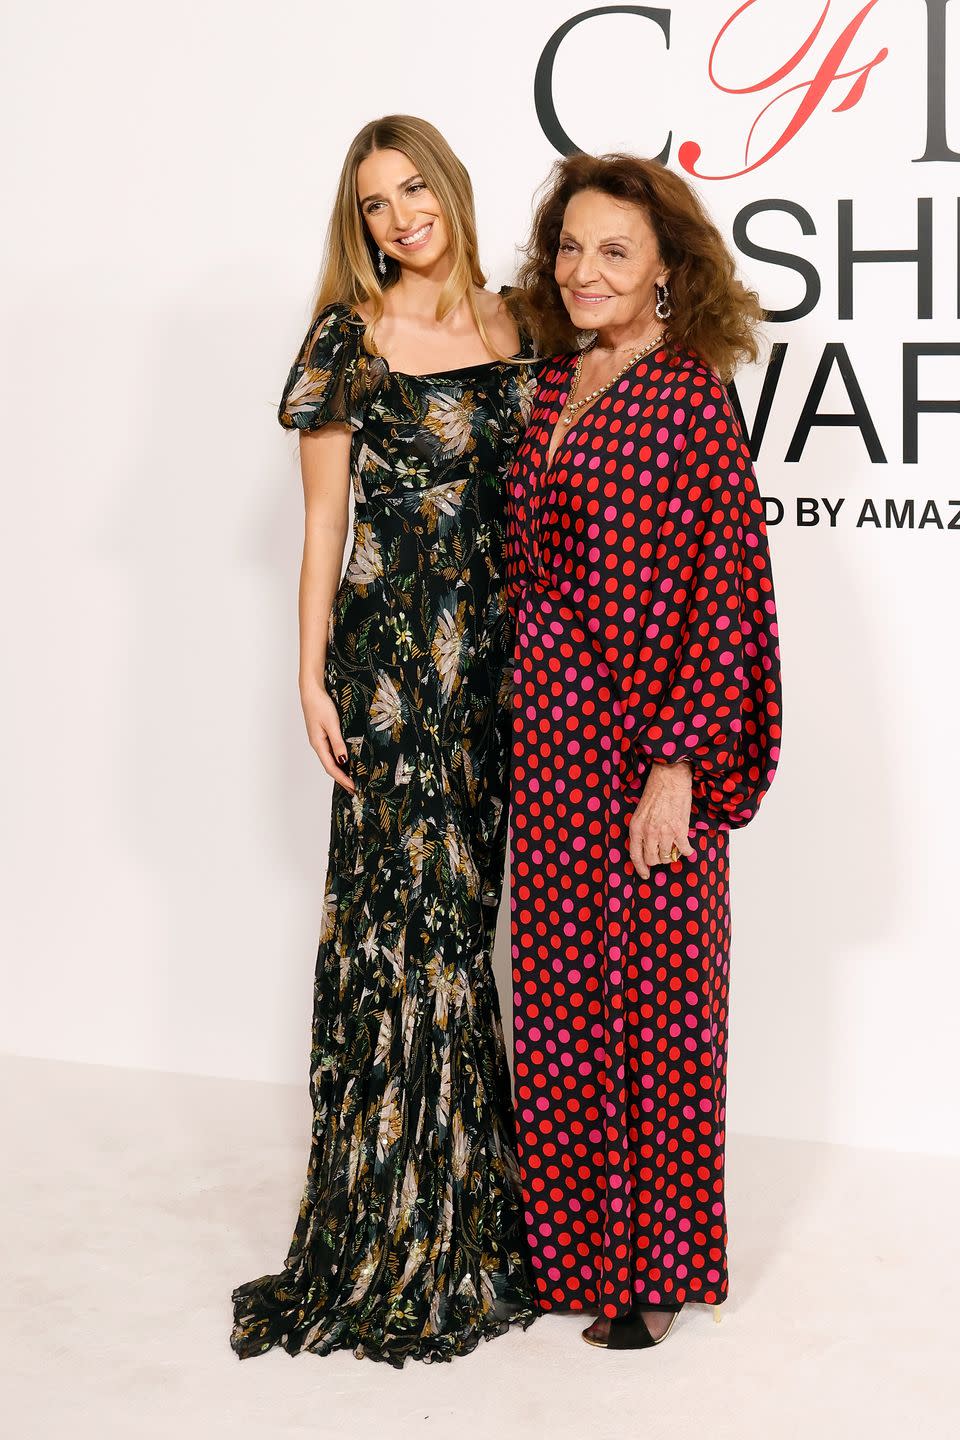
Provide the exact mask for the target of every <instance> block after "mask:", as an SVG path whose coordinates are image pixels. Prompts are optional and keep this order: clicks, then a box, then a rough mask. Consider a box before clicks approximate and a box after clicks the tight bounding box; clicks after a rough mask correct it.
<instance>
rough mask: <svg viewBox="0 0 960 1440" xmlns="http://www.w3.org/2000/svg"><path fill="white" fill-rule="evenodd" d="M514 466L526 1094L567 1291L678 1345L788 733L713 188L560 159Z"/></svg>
mask: <svg viewBox="0 0 960 1440" xmlns="http://www.w3.org/2000/svg"><path fill="white" fill-rule="evenodd" d="M520 282H521V287H520V294H519V300H520V306H521V309H523V310H524V311H525V313H526V314H527V316H528V318H529V321H530V325H531V328H532V329H533V330H534V332H535V333H536V335H537V338H538V341H539V348H540V351H541V353H543V354H556V352H557V351H561V352H563V353H561V354H560V355H559V357H558V358H556V359H554V360H552V361H549V362H547V363H546V365H545V366H544V367H543V369H542V372H541V383H540V388H539V391H538V394H537V396H536V399H535V402H534V409H533V415H532V419H531V423H530V426H529V428H528V430H527V433H526V437H525V439H524V441H523V442H522V444H521V447H520V449H519V451H518V455H517V459H516V462H515V464H514V467H513V471H512V474H511V478H510V482H509V495H508V525H509V538H508V551H509V554H510V557H511V564H512V575H511V580H510V584H511V593H512V596H513V602H514V604H515V606H516V611H517V652H516V682H517V691H516V697H515V711H514V741H513V760H514V767H513V791H512V804H513V910H512V919H513V957H514V982H515V992H516V993H515V1025H516V1067H515V1068H516V1074H515V1081H516V1094H517V1111H518V1121H519V1132H520V1134H519V1142H520V1162H521V1170H522V1179H523V1187H524V1201H525V1209H526V1219H527V1228H528V1234H529V1239H530V1244H531V1249H532V1257H533V1263H534V1267H535V1276H536V1283H537V1289H538V1296H539V1303H540V1305H541V1307H542V1308H543V1309H547V1310H549V1309H553V1308H568V1309H572V1310H595V1311H596V1313H597V1316H598V1318H597V1319H596V1321H595V1322H594V1323H593V1324H592V1325H591V1326H590V1327H589V1329H587V1330H586V1331H585V1332H584V1339H586V1340H588V1341H589V1342H590V1343H591V1344H595V1345H601V1346H606V1347H608V1348H611V1349H614V1348H616V1349H628V1348H629V1349H634V1348H637V1349H642V1348H646V1347H647V1346H649V1345H653V1344H656V1343H658V1342H659V1341H660V1340H661V1339H663V1338H664V1337H665V1335H666V1333H667V1332H668V1330H669V1328H670V1326H671V1325H672V1323H673V1320H674V1318H675V1316H676V1314H677V1313H678V1312H679V1310H680V1309H681V1307H682V1306H683V1304H684V1303H685V1302H686V1301H688V1300H689V1301H700V1302H706V1303H710V1304H719V1303H720V1302H721V1301H722V1300H723V1299H724V1298H725V1297H726V1294H727V1266H726V1220H725V1210H724V1107H725V1094H726V1083H725V1076H726V1045H727V986H728V960H729V948H728V947H729V894H728V861H727V844H728V831H729V830H730V829H731V828H733V827H735V826H740V825H743V824H745V823H746V822H747V821H748V820H750V819H751V818H752V816H753V815H754V814H755V813H756V810H757V807H758V805H759V803H760V800H761V797H762V796H763V794H764V793H765V791H766V790H767V787H768V786H769V784H770V781H771V778H772V776H773V772H774V769H775V766H776V761H777V754H778V750H777V746H778V740H779V736H780V688H779V665H778V650H777V639H776V636H777V627H776V617H775V610H774V597H773V585H772V581H771V574H770V557H769V553H768V549H767V540H766V533H765V529H764V522H763V507H762V502H761V499H760V496H759V495H758V493H757V487H756V483H755V480H754V475H753V468H752V465H751V461H750V455H749V452H748V449H747V446H746V444H745V442H744V439H743V437H742V435H741V433H740V430H739V427H738V425H737V421H736V418H735V416H734V413H733V411H732V409H731V406H730V402H729V400H728V398H727V395H726V392H725V390H724V386H723V380H724V379H726V378H728V377H729V376H730V375H731V374H732V372H733V370H734V368H735V366H736V364H737V362H738V361H739V360H741V359H745V358H748V359H754V358H755V357H756V353H757V345H756V339H755V327H756V324H757V322H758V320H759V318H760V313H761V312H760V308H759V304H758V301H757V298H756V296H755V295H753V294H752V293H750V292H749V291H747V290H745V289H744V287H743V286H742V285H741V284H740V283H739V282H738V281H737V280H736V279H735V277H734V266H733V262H732V260H731V258H730V256H729V254H728V252H727V249H726V247H725V246H724V243H723V241H722V239H721V237H720V235H719V233H718V232H717V230H716V228H715V227H714V225H713V224H712V223H711V221H710V220H709V219H708V218H707V216H706V215H705V214H704V212H703V210H702V208H701V206H700V203H699V201H698V199H697V198H696V196H695V195H694V193H693V192H692V190H691V189H690V188H689V186H688V185H687V184H686V183H685V182H684V181H683V180H681V179H680V178H679V177H678V176H676V175H674V174H672V173H671V172H670V171H668V170H666V169H665V168H663V167H662V166H660V165H658V164H656V163H655V162H652V161H645V160H639V159H636V158H634V157H632V156H628V155H608V156H603V157H600V158H595V157H591V156H585V155H577V156H574V157H571V158H569V159H567V160H564V161H562V162H559V163H558V165H557V167H556V169H555V171H554V173H553V176H552V178H551V180H550V182H549V183H548V187H547V190H546V193H545V195H544V198H543V199H542V202H541V204H540V206H539V209H538V212H537V215H536V217H535V221H534V228H533V234H532V237H531V240H530V243H529V246H528V248H527V261H526V264H525V265H524V267H523V269H522V272H521V277H520Z"/></svg>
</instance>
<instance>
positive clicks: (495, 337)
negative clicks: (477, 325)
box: [476, 290, 520, 355]
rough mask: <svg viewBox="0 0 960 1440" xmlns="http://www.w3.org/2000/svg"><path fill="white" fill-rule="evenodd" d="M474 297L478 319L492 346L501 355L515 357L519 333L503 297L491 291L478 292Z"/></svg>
mask: <svg viewBox="0 0 960 1440" xmlns="http://www.w3.org/2000/svg"><path fill="white" fill-rule="evenodd" d="M476 297H477V309H478V311H479V312H480V318H481V320H482V321H483V323H484V326H485V328H486V331H487V334H488V335H489V336H490V339H491V340H492V341H493V343H494V345H496V347H497V349H498V350H500V351H501V352H502V353H503V354H506V355H515V354H516V353H517V351H518V349H519V348H520V333H519V331H518V329H517V322H516V320H514V318H513V316H512V315H511V313H510V310H509V309H508V307H507V303H506V299H505V298H504V296H503V295H498V294H496V293H495V292H494V291H492V290H478V291H476Z"/></svg>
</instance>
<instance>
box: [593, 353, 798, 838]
mask: <svg viewBox="0 0 960 1440" xmlns="http://www.w3.org/2000/svg"><path fill="white" fill-rule="evenodd" d="M664 411H666V413H664ZM660 416H661V419H660V428H659V430H657V428H656V426H655V427H654V430H655V437H654V438H655V441H656V442H657V443H658V444H659V445H660V446H662V447H663V452H665V453H661V455H660V457H659V463H658V464H657V466H656V468H657V470H658V471H659V472H660V475H659V485H658V488H659V491H660V493H659V495H658V497H657V504H656V511H655V517H656V518H655V521H654V525H653V527H652V528H651V529H650V530H649V532H648V533H647V535H644V534H643V527H642V526H641V535H640V536H639V537H637V538H639V539H640V540H641V550H640V560H641V566H640V570H639V579H640V590H639V594H638V595H637V599H635V600H631V602H630V604H629V605H626V606H624V605H623V604H622V603H621V604H620V605H619V606H616V607H614V608H615V610H616V612H617V616H616V622H615V625H614V627H613V628H614V631H615V632H617V635H618V637H619V640H618V643H617V644H616V645H615V649H616V650H617V652H618V654H617V659H618V661H619V662H620V679H621V687H620V690H621V707H622V708H621V712H620V713H621V718H622V725H623V728H622V741H621V744H622V747H623V753H624V755H625V757H626V758H627V759H628V768H632V769H633V770H634V772H635V773H645V771H646V768H647V766H648V765H649V763H651V762H652V763H654V764H672V763H675V762H676V761H678V760H689V761H690V762H691V764H692V766H693V813H692V823H694V824H696V823H698V822H699V823H701V824H707V825H713V826H721V827H724V828H733V827H737V826H741V825H745V824H746V823H747V821H749V820H750V819H752V818H753V816H754V815H755V814H756V811H757V808H758V807H759V805H760V802H761V800H762V798H763V796H764V795H765V794H766V792H767V790H768V788H769V786H770V783H771V781H772V779H773V775H774V771H775V769H776V766H777V760H778V758H779V745H780V722H781V692H780V652H779V646H778V631H777V616H776V607H775V602H774V591H773V578H772V575H771V569H770V552H769V547H768V543H767V533H766V524H765V520H764V507H763V500H762V498H761V496H760V494H759V493H758V490H757V484H756V479H755V477H754V472H753V464H752V461H751V458H750V452H749V450H748V448H747V445H746V442H745V440H744V438H743V435H742V433H741V431H740V428H739V425H738V422H737V420H736V417H735V415H734V413H733V410H732V408H731V405H730V402H729V399H728V397H727V394H726V391H725V390H724V388H723V386H722V385H721V384H720V382H719V380H718V379H717V378H716V376H714V375H712V374H711V373H710V372H708V371H706V370H701V371H700V372H699V373H697V374H695V376H694V377H692V378H691V379H690V382H689V384H688V385H687V386H685V387H684V389H683V398H682V403H680V404H677V403H676V394H675V395H674V397H672V398H671V401H670V403H669V406H668V407H664V408H663V409H661V411H660ZM671 446H672V449H673V453H674V459H673V463H672V464H670V463H669V460H670V457H669V451H668V447H671ZM625 533H626V534H627V535H631V536H636V534H637V532H636V530H635V529H633V530H631V527H629V526H627V527H625ZM644 542H645V543H644ZM627 543H628V544H629V546H630V549H629V559H630V560H631V561H632V560H633V559H634V557H635V556H636V555H637V548H636V540H632V542H631V541H628V542H627ZM627 558H628V554H627V552H626V551H625V553H624V556H623V559H624V560H627ZM630 568H631V570H633V566H632V565H631V566H630ZM623 574H624V570H621V577H622V576H623ZM621 585H622V580H621ZM637 600H639V604H637ZM638 620H639V621H640V624H639V625H638V624H637V621H638ZM628 635H629V641H630V642H631V643H630V644H628V645H626V647H624V644H623V642H624V641H625V640H626V639H627V638H628Z"/></svg>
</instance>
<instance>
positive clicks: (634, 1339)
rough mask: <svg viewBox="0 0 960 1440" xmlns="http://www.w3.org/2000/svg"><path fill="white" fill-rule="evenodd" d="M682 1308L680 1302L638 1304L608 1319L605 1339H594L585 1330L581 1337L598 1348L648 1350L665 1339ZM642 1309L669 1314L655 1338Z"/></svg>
mask: <svg viewBox="0 0 960 1440" xmlns="http://www.w3.org/2000/svg"><path fill="white" fill-rule="evenodd" d="M682 1309H683V1305H682V1304H680V1305H670V1304H666V1305H638V1306H636V1307H635V1308H634V1309H633V1310H631V1311H630V1314H629V1315H617V1316H616V1317H615V1318H614V1319H613V1320H611V1321H610V1331H609V1334H608V1336H607V1338H606V1340H595V1339H594V1338H593V1337H592V1336H591V1335H589V1334H588V1333H587V1331H586V1330H584V1331H582V1337H581V1338H582V1339H584V1340H586V1342H587V1344H588V1345H595V1346H596V1347H597V1349H598V1350H650V1349H652V1348H653V1346H654V1345H660V1344H662V1343H663V1341H664V1340H666V1338H667V1336H668V1335H669V1334H670V1331H671V1330H672V1329H673V1327H674V1325H675V1324H676V1323H677V1316H678V1315H679V1314H680V1311H681V1310H682ZM644 1310H652V1311H654V1312H656V1313H657V1314H658V1315H669V1316H670V1324H669V1325H668V1326H667V1328H666V1330H664V1332H663V1334H662V1335H658V1336H657V1338H656V1339H654V1337H653V1336H652V1335H651V1334H650V1331H649V1330H648V1328H647V1323H646V1321H645V1320H644V1318H643V1311H644Z"/></svg>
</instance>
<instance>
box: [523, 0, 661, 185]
mask: <svg viewBox="0 0 960 1440" xmlns="http://www.w3.org/2000/svg"><path fill="white" fill-rule="evenodd" d="M597 15H639V16H640V17H641V19H644V20H652V21H653V22H654V24H655V25H659V26H660V29H661V30H662V31H663V36H664V39H665V40H666V42H667V49H668V50H669V49H670V11H669V10H665V9H664V8H663V7H662V6H659V5H657V6H650V5H601V6H600V7H599V9H597V10H584V11H583V12H582V13H581V14H580V15H574V16H573V17H572V18H571V19H570V20H565V21H564V22H563V24H562V25H561V26H560V28H559V30H555V31H554V32H553V34H552V35H551V36H550V39H549V40H548V41H547V43H546V45H545V46H544V48H543V53H542V55H541V56H540V59H539V61H538V63H537V71H536V74H535V76H534V79H533V103H534V105H535V107H536V111H537V119H538V120H539V121H540V128H541V129H542V131H543V133H544V135H546V137H547V139H548V140H549V141H550V144H551V145H552V146H553V148H554V150H557V151H559V153H560V154H561V155H576V154H579V153H580V146H579V145H577V144H576V143H575V142H574V141H573V140H571V139H570V136H569V135H568V134H567V132H566V131H565V130H564V128H563V126H562V125H561V124H560V119H559V117H558V115H557V107H556V105H555V104H554V100H553V67H554V63H555V61H556V58H557V51H558V50H559V49H560V46H561V44H562V43H563V41H564V40H565V39H566V37H567V36H568V35H569V34H570V31H571V30H573V29H574V28H575V27H576V26H577V25H582V24H583V22H584V21H585V20H593V19H595V18H596V16H597ZM672 144H673V131H672V130H671V131H670V133H669V134H668V136H667V141H666V144H665V145H664V147H663V149H662V150H661V151H660V153H659V155H656V156H654V159H656V160H659V161H660V162H661V163H662V164H664V165H665V164H666V163H667V159H668V157H669V155H670V147H671V145H672Z"/></svg>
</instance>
